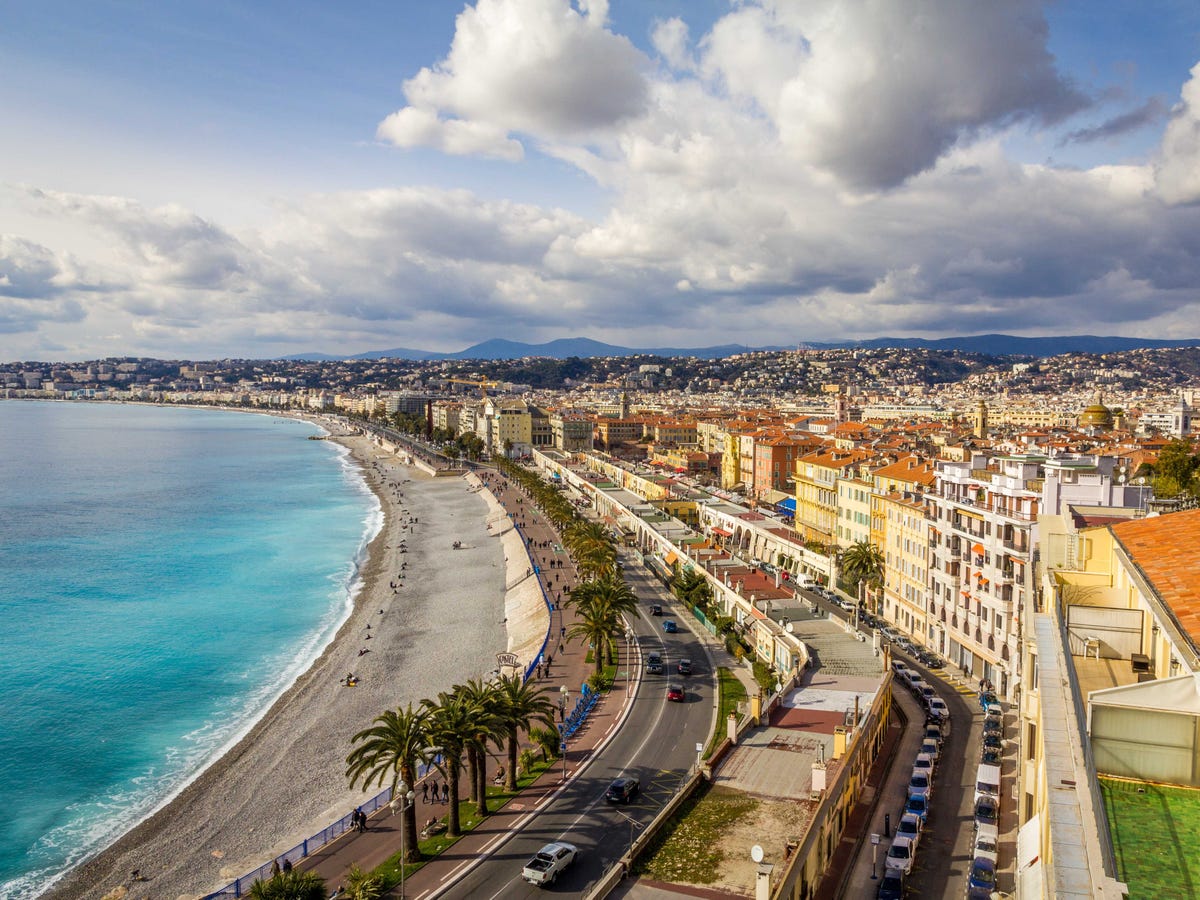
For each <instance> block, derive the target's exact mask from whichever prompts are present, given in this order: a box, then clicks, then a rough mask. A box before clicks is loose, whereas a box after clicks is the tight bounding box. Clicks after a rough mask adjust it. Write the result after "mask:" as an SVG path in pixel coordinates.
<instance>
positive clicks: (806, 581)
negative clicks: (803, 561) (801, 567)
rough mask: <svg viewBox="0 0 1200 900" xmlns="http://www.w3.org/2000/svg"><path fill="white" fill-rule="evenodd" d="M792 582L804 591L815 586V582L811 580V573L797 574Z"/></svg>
mask: <svg viewBox="0 0 1200 900" xmlns="http://www.w3.org/2000/svg"><path fill="white" fill-rule="evenodd" d="M792 583H793V584H795V585H796V587H798V588H802V589H804V590H806V591H811V590H812V589H813V588H814V587H816V584H817V583H816V582H815V581H813V580H812V576H811V575H797V576H796V577H795V578H793V579H792Z"/></svg>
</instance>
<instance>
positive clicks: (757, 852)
mask: <svg viewBox="0 0 1200 900" xmlns="http://www.w3.org/2000/svg"><path fill="white" fill-rule="evenodd" d="M750 858H751V859H752V860H754V861H755V862H756V863H760V862H762V861H763V848H762V847H760V846H759V845H758V844H755V845H754V846H753V847H751V848H750Z"/></svg>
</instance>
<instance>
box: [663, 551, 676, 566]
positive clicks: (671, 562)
mask: <svg viewBox="0 0 1200 900" xmlns="http://www.w3.org/2000/svg"><path fill="white" fill-rule="evenodd" d="M677 562H679V554H677V553H668V554H667V559H666V563H667V565H668V566H673V565H675V563H677Z"/></svg>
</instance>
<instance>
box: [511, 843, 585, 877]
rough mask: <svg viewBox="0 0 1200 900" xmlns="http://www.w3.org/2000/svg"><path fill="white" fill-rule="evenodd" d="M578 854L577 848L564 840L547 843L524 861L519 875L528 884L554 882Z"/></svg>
mask: <svg viewBox="0 0 1200 900" xmlns="http://www.w3.org/2000/svg"><path fill="white" fill-rule="evenodd" d="M578 855H579V848H578V847H576V846H575V845H574V844H568V843H567V842H566V841H555V842H554V843H552V844H547V845H546V846H544V847H543V848H542V849H541V850H539V851H538V852H537V853H535V854H534V856H533V859H531V860H529V862H527V863H525V868H524V869H522V870H521V877H522V878H524V879H525V880H526V881H528V882H529V883H530V884H536V885H541V886H545V885H547V884H554V882H555V881H556V880H557V879H558V876H559V875H561V874H562V873H563V872H564V871H566V870H567V869H568V868H569V867H570V865H571V863H573V862H575V857H576V856H578Z"/></svg>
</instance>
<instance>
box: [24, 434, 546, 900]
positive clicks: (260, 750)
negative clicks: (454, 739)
mask: <svg viewBox="0 0 1200 900" xmlns="http://www.w3.org/2000/svg"><path fill="white" fill-rule="evenodd" d="M330 439H331V440H336V441H338V442H339V443H341V444H342V445H344V446H345V447H347V448H348V449H349V451H350V453H351V455H352V457H353V458H354V459H355V460H356V461H357V462H358V464H359V465H360V467H361V468H362V471H363V473H364V477H365V478H366V479H367V481H368V483H369V485H370V487H371V488H372V490H373V491H374V493H375V495H376V496H377V497H378V498H379V501H380V503H381V505H382V509H383V526H382V528H381V530H380V532H379V533H378V535H376V537H375V538H374V540H373V541H372V542H371V545H370V547H369V549H368V553H367V559H366V563H365V564H364V566H363V569H362V572H361V586H360V589H359V592H358V594H357V597H356V601H355V603H354V609H353V611H352V613H351V614H350V616H349V618H348V619H347V621H346V622H345V623H344V624H343V626H342V627H341V629H340V630H339V631H338V633H337V635H336V637H335V638H334V640H333V641H332V642H331V643H330V644H329V645H328V646H327V647H326V648H325V650H324V652H323V653H322V654H321V656H320V657H319V658H318V659H317V660H316V661H315V662H314V663H313V665H312V666H311V667H310V668H309V669H308V670H307V671H306V672H305V673H304V674H303V675H301V676H300V678H299V679H297V681H296V682H295V683H294V684H293V685H292V686H291V687H290V688H289V689H288V690H287V691H286V692H285V693H284V694H283V695H282V696H281V697H280V698H279V699H278V700H277V701H276V702H275V703H274V704H273V705H272V706H271V707H270V709H269V710H268V711H267V712H266V713H265V715H264V716H263V717H262V718H261V719H260V720H259V721H258V723H257V724H256V725H255V726H254V728H253V729H252V730H251V731H250V732H249V733H248V734H247V735H246V736H245V737H244V738H243V739H241V740H240V741H238V742H237V743H236V745H234V746H233V747H231V748H230V749H228V751H227V752H225V753H224V754H223V755H222V756H221V757H220V758H219V759H217V760H216V761H215V762H213V763H212V764H211V765H210V766H209V767H208V768H207V769H205V770H204V771H203V772H202V773H201V774H200V775H199V776H198V777H197V778H196V779H195V780H194V781H192V782H191V784H190V785H188V787H186V788H185V789H184V790H183V791H182V792H181V793H180V794H179V795H178V796H176V797H175V798H174V799H173V800H171V801H170V802H169V803H168V804H166V805H165V806H164V807H163V808H161V809H160V810H158V811H157V812H156V813H155V814H154V815H152V816H151V817H150V818H148V819H146V820H145V821H143V822H142V823H141V824H139V825H137V827H135V828H134V829H133V830H131V831H130V832H128V833H127V834H125V835H124V836H123V837H122V838H120V839H119V840H118V841H117V842H116V843H114V844H113V845H111V846H110V847H108V848H107V849H106V850H104V851H102V852H101V853H100V854H98V855H97V856H95V857H93V858H92V859H91V860H88V861H86V862H84V863H83V864H82V865H80V866H78V867H76V868H75V869H74V870H72V871H71V872H70V873H68V874H67V876H65V877H64V878H63V879H61V880H60V881H58V882H57V883H55V884H54V885H53V886H52V887H51V888H50V889H49V890H48V891H47V892H46V893H45V894H44V895H43V896H46V897H50V898H55V900H58V898H97V900H98V898H100V897H103V896H104V895H106V894H108V893H109V892H111V891H113V890H114V889H119V888H121V887H124V888H125V889H126V890H127V893H125V894H124V896H125V897H128V898H156V900H176V898H196V897H200V896H203V895H204V894H205V893H208V892H210V891H213V890H217V889H219V888H221V887H223V886H224V885H225V884H227V883H228V882H229V881H231V880H232V879H233V878H235V877H238V876H240V875H243V874H245V873H246V872H248V871H250V870H252V869H254V868H255V867H257V866H259V865H261V864H262V863H264V862H266V861H269V860H270V859H271V858H273V857H274V856H276V855H278V854H280V853H282V852H284V851H286V850H287V849H289V848H291V847H293V846H295V845H296V844H298V843H299V842H300V841H301V840H303V839H305V838H307V837H309V836H310V835H312V834H314V833H316V832H318V831H320V830H321V829H322V828H324V827H325V826H327V825H329V824H330V823H332V822H333V821H335V820H337V819H338V818H340V817H342V816H344V815H346V814H347V813H349V812H350V811H351V810H352V809H354V807H355V806H357V805H358V804H360V803H362V802H363V801H365V800H366V799H368V798H369V797H372V796H374V795H375V794H376V793H377V792H378V791H379V790H380V788H379V787H378V786H376V785H372V786H371V787H370V788H368V789H366V790H363V789H355V790H351V789H350V788H349V786H348V784H347V782H346V778H345V774H344V773H345V758H346V755H347V753H349V751H350V747H351V743H350V738H351V736H352V735H353V734H355V733H356V732H358V731H360V730H362V729H364V728H367V727H369V726H370V725H371V723H372V720H373V719H374V717H375V716H377V715H378V714H379V713H381V712H382V711H384V710H385V709H389V708H395V707H397V706H403V705H406V704H408V703H413V704H417V703H419V702H420V701H421V700H422V699H423V698H427V697H428V698H435V697H436V695H437V694H438V692H440V691H446V690H449V689H450V688H451V687H453V685H455V684H457V683H460V682H462V681H464V680H466V679H468V678H473V677H480V678H485V679H486V678H487V677H489V676H490V675H491V673H492V671H493V670H494V669H495V668H496V654H497V653H499V652H501V651H506V650H511V651H512V652H514V653H517V654H518V656H519V657H520V658H521V660H522V662H523V663H524V662H527V661H529V660H530V659H532V657H533V655H534V654H536V652H537V650H538V649H540V646H541V641H542V639H543V637H544V636H545V634H546V628H547V626H548V623H549V617H548V614H547V613H546V609H545V605H544V602H543V600H542V596H541V591H540V588H539V587H538V585H537V580H536V579H535V578H527V577H526V570H527V567H528V566H529V560H528V557H527V556H526V555H525V551H524V547H523V545H522V543H521V540H520V538H519V537H518V536H517V535H516V532H515V531H514V530H513V529H512V528H511V524H510V523H509V521H508V519H507V517H506V516H505V515H504V513H503V511H502V510H501V509H500V507H499V505H498V504H497V503H496V502H495V500H494V498H492V497H491V496H490V494H488V493H487V491H485V490H479V489H478V484H479V483H478V481H477V479H475V478H474V476H471V475H468V476H465V477H463V476H454V477H433V476H430V475H429V474H427V473H425V472H423V471H422V470H421V469H419V468H417V467H414V466H408V465H405V464H404V463H403V461H402V460H401V459H400V458H398V457H397V456H395V455H394V454H391V453H388V452H386V451H384V450H382V449H381V448H379V447H377V446H376V445H375V444H374V443H373V442H372V441H371V440H370V439H369V438H367V437H364V436H360V435H333V436H331V437H330ZM455 542H458V544H459V546H458V548H457V549H455V547H454V544H455ZM281 602H286V599H285V598H282V599H281ZM349 673H353V674H354V675H355V676H356V677H357V683H356V684H355V686H353V687H348V686H347V685H346V683H345V680H346V676H347V674H349ZM134 870H137V871H138V872H139V873H140V875H141V876H142V877H143V878H144V879H145V880H137V881H134V880H132V879H131V877H130V875H131V873H132V872H133V871H134Z"/></svg>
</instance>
